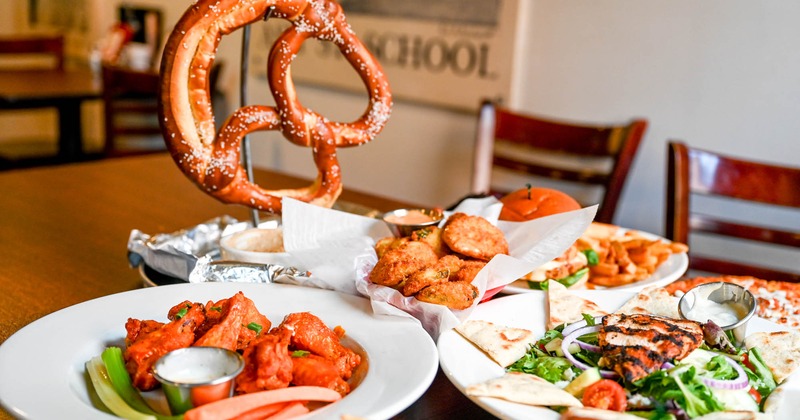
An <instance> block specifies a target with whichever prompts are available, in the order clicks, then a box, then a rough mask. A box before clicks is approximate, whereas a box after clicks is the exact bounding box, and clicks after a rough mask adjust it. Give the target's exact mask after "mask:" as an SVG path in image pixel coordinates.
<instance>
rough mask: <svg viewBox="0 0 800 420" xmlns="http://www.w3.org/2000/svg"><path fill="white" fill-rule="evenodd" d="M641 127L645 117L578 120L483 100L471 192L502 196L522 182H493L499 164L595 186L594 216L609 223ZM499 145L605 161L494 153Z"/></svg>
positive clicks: (535, 174) (500, 166)
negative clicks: (581, 163)
mask: <svg viewBox="0 0 800 420" xmlns="http://www.w3.org/2000/svg"><path fill="white" fill-rule="evenodd" d="M646 129H647V121H646V120H644V119H634V120H633V121H631V122H630V123H628V124H623V125H607V126H598V125H589V124H579V123H572V122H566V121H555V120H550V119H545V118H540V117H537V116H534V115H529V114H520V113H516V112H513V111H511V110H509V109H506V108H503V107H501V106H499V105H498V104H496V103H493V102H491V101H484V102H483V104H482V105H481V110H480V115H479V117H478V129H477V138H476V144H475V160H474V165H473V174H472V187H471V191H470V192H471V193H472V194H494V195H501V194H504V193H507V192H509V191H511V190H516V189H518V188H522V187H523V186H524V185H516V186H508V185H506V186H505V187H501V186H497V185H493V184H492V172H493V171H494V170H497V169H498V168H502V169H501V170H504V171H513V172H516V173H520V174H524V175H526V176H537V177H543V178H548V179H551V180H559V181H566V182H569V183H574V184H577V185H581V186H599V187H601V188H602V191H603V193H602V199H601V201H600V203H599V204H600V207H599V208H598V211H597V216H596V217H595V220H597V221H599V222H605V223H613V219H614V213H615V212H616V209H617V204H618V203H619V199H620V196H621V195H622V188H623V186H624V185H625V180H626V178H627V177H628V172H629V171H630V168H631V164H632V163H633V159H634V157H635V155H636V151H637V150H638V149H639V144H640V143H641V140H642V137H643V136H644V132H645V130H646ZM501 143H504V144H511V145H513V146H515V147H521V148H524V149H528V150H529V151H530V152H532V153H537V151H545V152H550V153H553V154H555V155H560V156H567V157H570V158H577V159H581V158H603V159H604V160H606V161H607V162H606V163H608V164H609V165H606V167H604V168H591V167H575V166H574V165H572V166H570V165H562V164H561V163H560V162H557V161H546V162H541V161H532V160H530V159H526V158H524V157H523V156H522V154H515V155H511V154H501V153H499V152H498V147H497V146H498V145H500V144H501ZM513 146H512V147H513ZM609 168H610V169H609ZM578 201H581V200H580V199H579V200H578ZM581 204H582V205H591V204H597V203H592V202H581Z"/></svg>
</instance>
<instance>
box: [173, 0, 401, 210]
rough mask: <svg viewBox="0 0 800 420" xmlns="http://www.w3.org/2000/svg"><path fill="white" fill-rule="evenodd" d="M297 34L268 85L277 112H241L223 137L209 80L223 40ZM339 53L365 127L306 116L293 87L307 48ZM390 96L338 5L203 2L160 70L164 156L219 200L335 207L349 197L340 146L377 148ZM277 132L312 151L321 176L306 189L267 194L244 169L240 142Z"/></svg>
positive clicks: (282, 43) (187, 18)
mask: <svg viewBox="0 0 800 420" xmlns="http://www.w3.org/2000/svg"><path fill="white" fill-rule="evenodd" d="M270 9H271V12H270V13H271V14H270V17H271V18H282V19H286V20H288V21H290V22H291V23H292V25H291V26H290V27H289V28H288V29H286V30H285V31H284V32H283V34H281V36H280V37H279V38H278V39H277V40H276V41H275V43H274V44H273V46H272V49H271V51H270V55H269V61H268V69H267V78H268V80H269V85H270V90H271V93H272V96H273V99H274V101H275V105H274V106H266V105H249V106H243V107H241V108H239V109H238V110H236V111H234V112H233V114H232V115H230V116H229V117H228V118H227V120H226V121H225V123H224V124H223V126H222V127H221V128H220V130H219V132H218V133H217V131H216V127H215V125H214V115H213V111H212V109H211V93H210V92H209V83H208V76H209V72H210V69H211V66H212V64H213V62H214V57H215V52H216V49H217V47H218V45H219V41H220V39H221V37H222V36H223V35H226V34H229V33H231V32H233V31H235V30H236V29H239V28H241V27H243V26H245V25H248V24H250V23H253V22H256V21H259V20H261V19H263V17H264V15H265V13H267V12H268V11H270ZM308 38H316V39H319V40H322V41H329V42H332V43H333V44H335V45H336V46H337V47H338V49H339V51H340V52H341V53H342V54H343V56H344V57H345V59H346V60H347V61H348V62H349V63H350V65H351V66H352V67H353V69H354V70H355V71H356V72H357V73H358V75H359V77H360V78H361V80H362V82H363V83H364V85H365V87H366V89H367V92H368V95H369V104H368V106H367V109H366V110H365V111H364V113H363V114H362V115H361V117H360V118H359V119H357V120H356V121H353V122H347V123H342V122H335V121H330V120H328V119H327V118H325V117H323V116H322V115H319V114H317V113H315V112H313V111H311V110H308V109H306V108H305V107H303V105H302V104H301V103H300V102H299V100H298V98H297V92H296V90H295V86H294V82H293V81H292V79H291V71H290V67H291V64H292V60H293V59H294V57H295V56H296V55H297V53H298V52H299V51H300V47H301V45H302V44H303V42H304V41H305V40H306V39H308ZM391 107H392V97H391V92H390V89H389V84H388V82H387V80H386V76H385V74H384V73H383V70H382V69H381V66H380V64H379V63H378V62H377V60H375V58H374V57H373V56H372V54H370V53H369V51H367V49H366V48H365V46H364V45H363V44H362V43H361V41H360V40H359V39H358V38H357V37H356V36H355V34H354V33H353V31H352V29H351V28H350V26H349V25H348V24H347V22H346V20H345V16H344V13H343V11H342V9H341V6H339V4H338V3H336V2H335V1H334V0H304V1H301V0H284V1H281V0H250V1H248V0H200V1H198V2H196V3H195V4H193V5H192V6H191V7H190V8H189V9H188V10H187V11H186V12H185V13H184V15H183V17H182V18H181V19H180V20H179V21H178V23H177V24H176V25H175V29H174V30H173V31H172V33H171V34H170V36H169V39H168V40H167V44H166V46H165V49H164V55H163V58H162V64H161V93H160V98H159V116H160V122H161V129H162V132H163V135H164V139H165V142H166V144H167V148H168V149H169V151H170V154H171V155H172V158H173V159H174V160H175V162H176V163H177V165H178V167H179V168H180V169H181V171H182V172H183V173H184V174H185V175H186V176H187V177H189V178H190V179H191V180H192V181H193V182H195V183H196V184H197V185H198V186H199V187H200V188H201V189H203V190H204V191H206V192H207V193H208V194H210V195H212V196H214V197H216V198H217V199H218V200H220V201H222V202H225V203H231V204H241V205H245V206H248V207H251V208H253V209H257V210H260V211H266V212H272V213H280V212H281V198H282V197H292V198H296V199H298V200H302V201H305V202H309V203H312V204H316V205H320V206H324V207H331V206H332V205H333V204H334V202H335V201H336V199H337V198H338V196H339V194H340V193H341V191H342V180H341V168H340V167H339V162H338V159H337V157H336V151H337V148H338V147H350V146H357V145H361V144H364V143H366V142H368V141H370V140H372V139H373V138H374V137H375V136H376V135H377V134H378V133H380V131H381V130H382V129H383V127H384V126H385V125H386V122H387V120H388V119H389V115H390V113H391ZM262 130H279V131H280V132H281V133H282V134H283V136H284V137H285V138H286V139H287V140H289V141H291V142H292V143H294V144H296V145H299V146H305V147H309V148H311V150H312V155H313V159H314V163H315V165H316V167H317V171H318V174H317V177H316V179H315V181H314V182H313V183H312V184H311V185H310V186H308V187H305V188H299V189H283V190H269V189H265V188H262V187H261V186H259V185H257V184H255V183H253V182H251V181H250V180H248V178H247V173H246V170H245V168H243V167H242V163H241V144H242V139H243V138H244V137H245V136H246V135H247V134H249V133H252V132H254V131H262Z"/></svg>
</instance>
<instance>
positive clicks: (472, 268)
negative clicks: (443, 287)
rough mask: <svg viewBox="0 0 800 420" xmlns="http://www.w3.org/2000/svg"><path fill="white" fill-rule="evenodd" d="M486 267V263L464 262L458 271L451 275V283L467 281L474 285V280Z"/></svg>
mask: <svg viewBox="0 0 800 420" xmlns="http://www.w3.org/2000/svg"><path fill="white" fill-rule="evenodd" d="M485 266H486V261H479V260H467V261H464V262H463V263H462V264H461V268H460V269H459V270H458V271H455V272H453V273H450V281H465V282H467V283H472V280H473V279H475V276H477V275H478V272H479V271H481V270H483V267H485Z"/></svg>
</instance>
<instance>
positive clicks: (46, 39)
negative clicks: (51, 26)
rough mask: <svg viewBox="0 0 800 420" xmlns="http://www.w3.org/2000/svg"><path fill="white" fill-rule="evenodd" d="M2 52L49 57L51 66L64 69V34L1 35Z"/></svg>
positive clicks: (0, 48)
mask: <svg viewBox="0 0 800 420" xmlns="http://www.w3.org/2000/svg"><path fill="white" fill-rule="evenodd" d="M0 54H3V55H13V56H25V57H32V56H43V57H49V58H50V59H51V61H52V63H53V64H52V65H51V66H50V67H49V68H56V69H59V70H63V69H64V36H63V35H30V36H16V35H15V36H5V37H0Z"/></svg>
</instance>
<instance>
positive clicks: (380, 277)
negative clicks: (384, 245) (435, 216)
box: [369, 241, 439, 288]
mask: <svg viewBox="0 0 800 420" xmlns="http://www.w3.org/2000/svg"><path fill="white" fill-rule="evenodd" d="M438 260H439V258H438V257H437V256H436V253H435V252H433V248H431V246H430V245H428V244H427V243H425V242H416V241H409V242H404V243H403V244H401V245H400V246H399V247H397V248H395V249H391V250H389V251H387V252H386V253H385V254H384V255H383V257H382V258H381V259H379V260H378V263H377V264H375V267H374V268H373V269H372V272H371V273H370V275H369V280H370V281H371V282H373V283H375V284H380V285H382V286H388V287H393V288H397V287H399V286H401V285H402V284H403V282H405V281H406V279H407V278H408V276H410V275H411V274H413V273H414V272H416V271H417V270H421V269H423V268H425V267H428V266H431V265H433V264H434V263H436V261H438Z"/></svg>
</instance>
